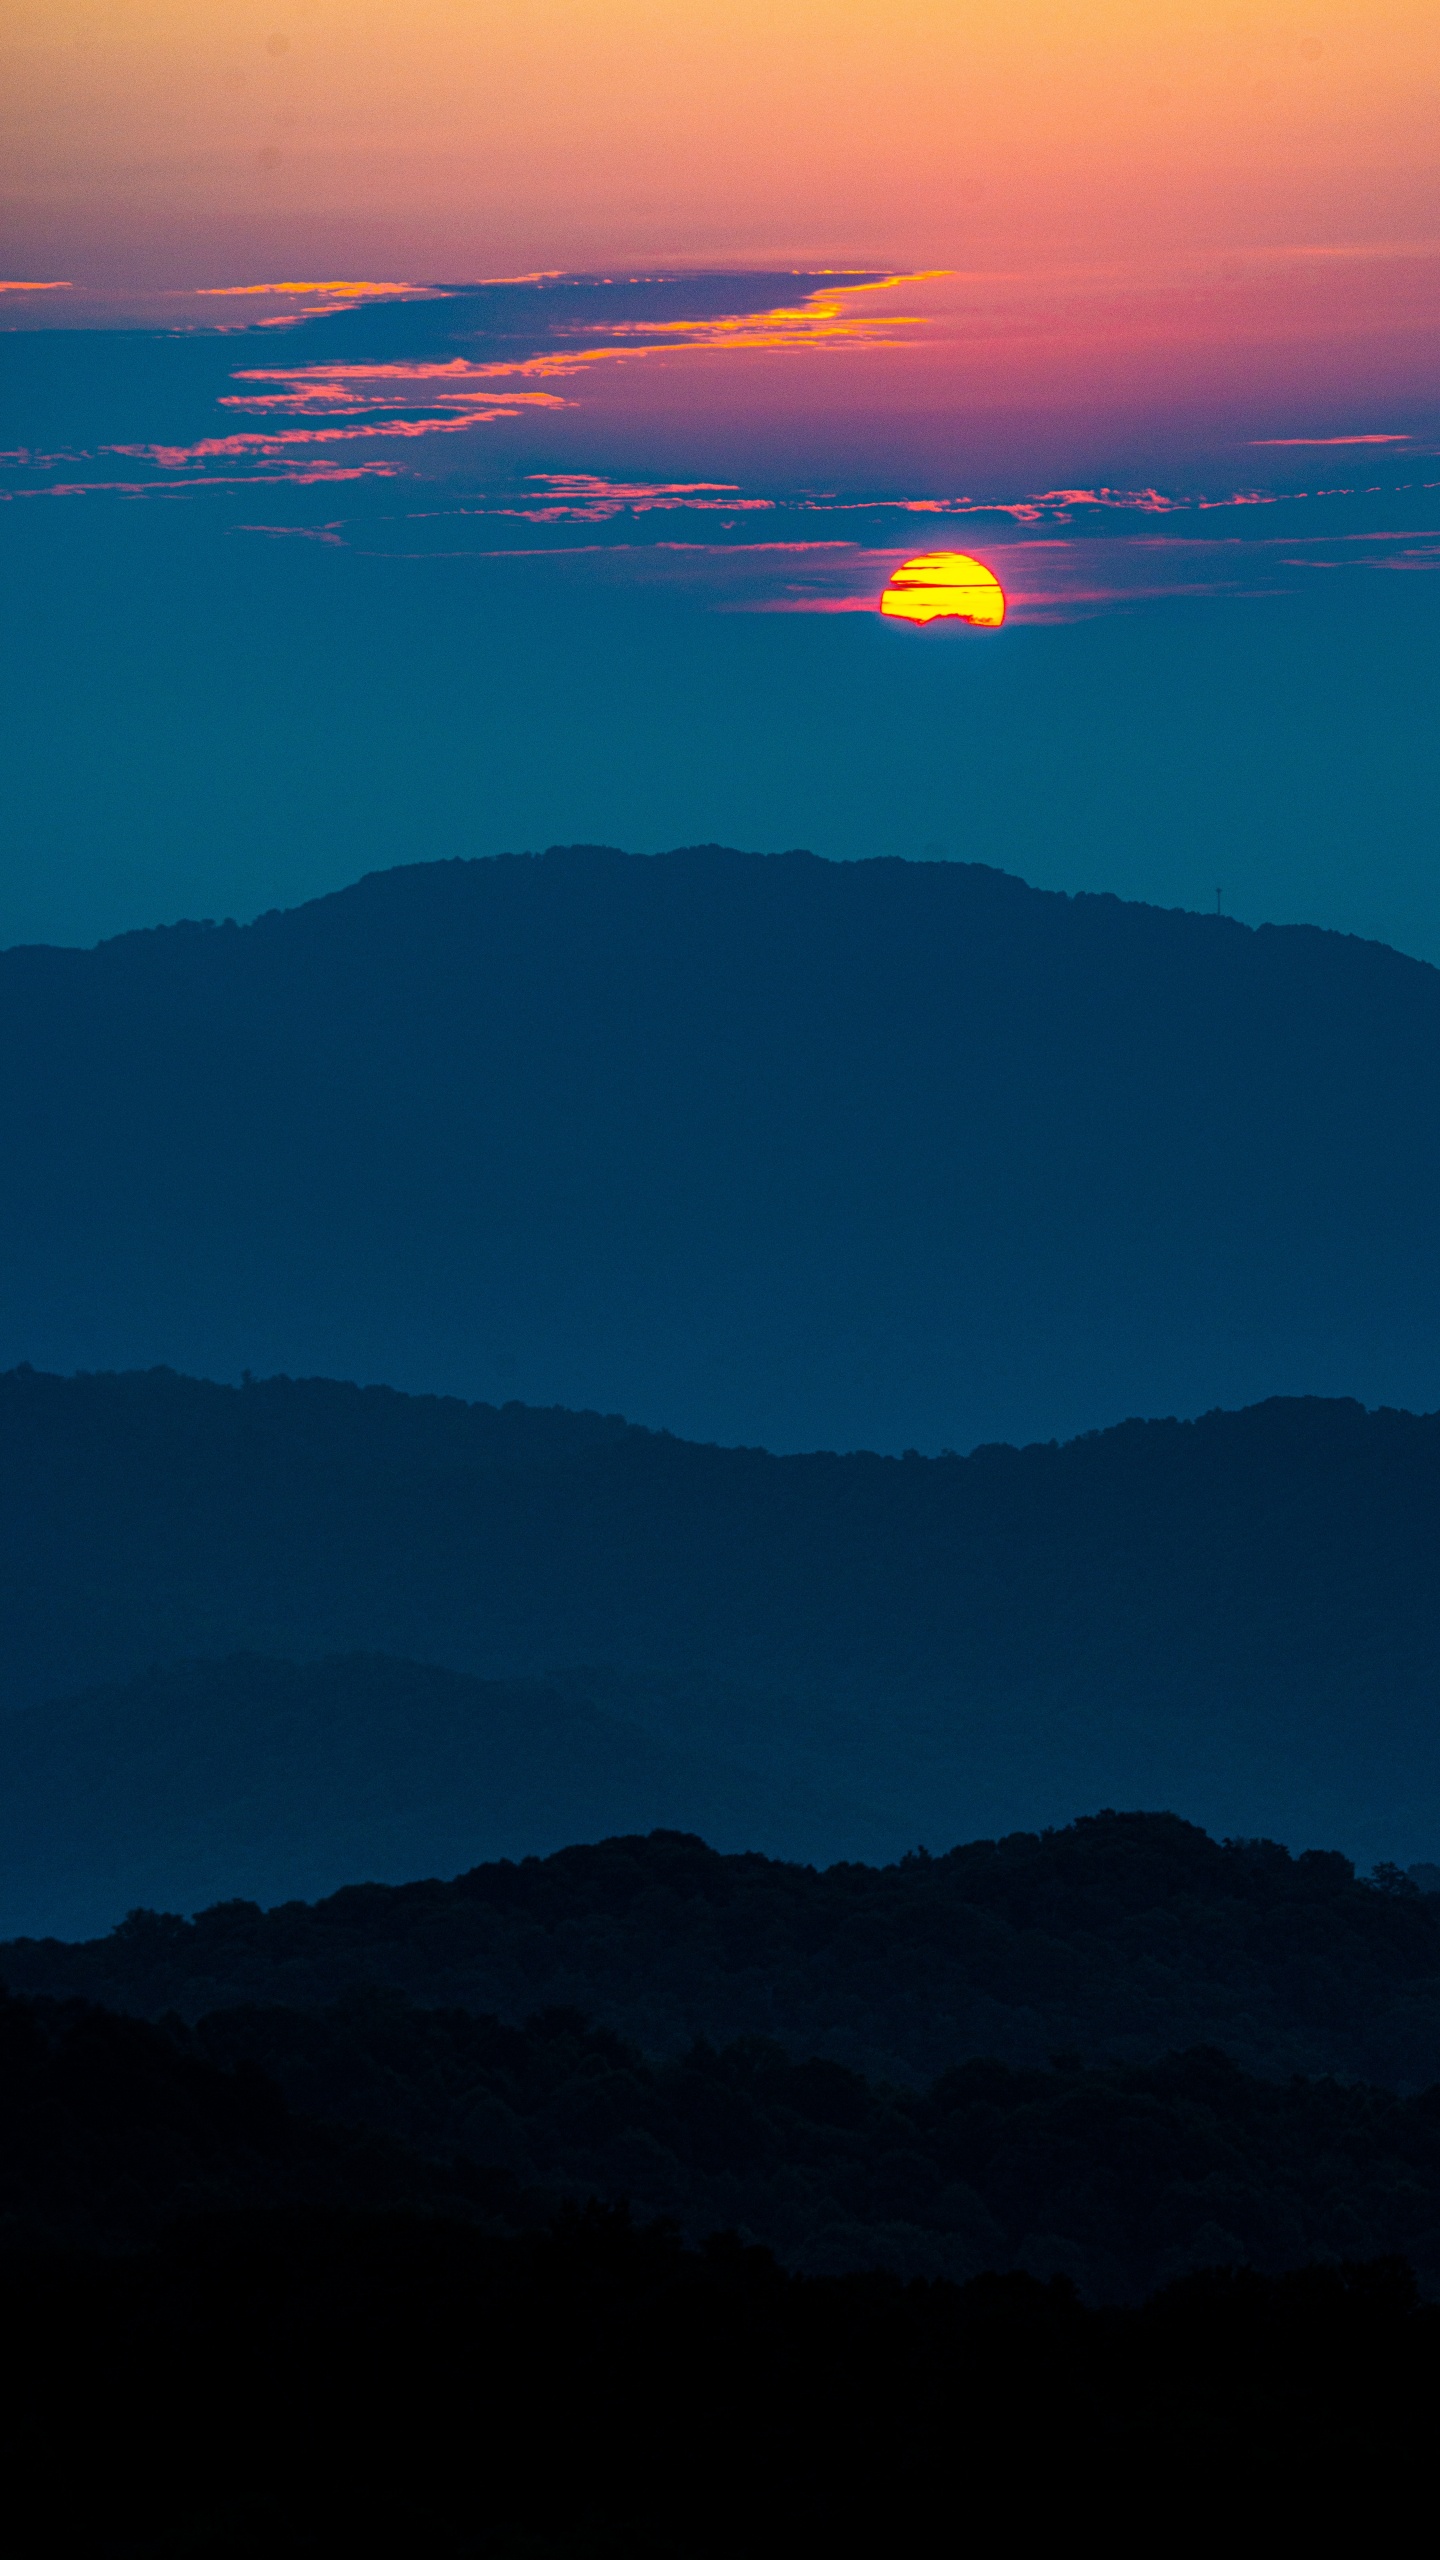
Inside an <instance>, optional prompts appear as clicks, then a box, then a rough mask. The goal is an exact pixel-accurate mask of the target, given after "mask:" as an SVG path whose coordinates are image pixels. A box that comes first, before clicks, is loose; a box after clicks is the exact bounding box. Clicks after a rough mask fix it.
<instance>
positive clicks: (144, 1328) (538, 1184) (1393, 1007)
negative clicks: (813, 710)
mask: <svg viewBox="0 0 1440 2560" xmlns="http://www.w3.org/2000/svg"><path fill="white" fill-rule="evenodd" d="M0 1197H3V1199H4V1201H5V1204H6V1233H5V1252H4V1257H3V1272H0V1357H3V1358H5V1359H9V1360H17V1359H33V1360H36V1361H39V1362H43V1363H45V1364H46V1365H51V1366H55V1367H59V1368H66V1369H68V1368H71V1367H76V1366H85V1367H96V1366H105V1367H115V1366H133V1365H135V1364H143V1363H147V1362H150V1361H154V1360H159V1359H163V1360H168V1361H173V1362H175V1363H176V1364H177V1365H180V1366H183V1367H187V1368H193V1369H196V1370H199V1371H201V1372H202V1373H204V1374H207V1375H212V1376H221V1377H225V1376H229V1377H234V1376H237V1375H238V1374H239V1372H240V1371H241V1369H242V1368H246V1367H248V1368H251V1369H254V1370H256V1371H258V1372H263V1371H268V1370H272V1369H280V1368H283V1369H286V1370H289V1371H291V1372H317V1371H318V1372H323V1373H327V1374H330V1375H340V1376H360V1377H370V1378H376V1377H379V1378H386V1379H389V1380H390V1381H392V1382H393V1383H395V1384H399V1385H410V1386H414V1385H419V1386H426V1387H432V1386H439V1387H443V1388H447V1389H449V1390H451V1391H452V1392H458V1393H461V1394H464V1395H467V1396H476V1395H485V1396H505V1395H513V1394H516V1393H521V1394H524V1395H525V1396H527V1397H528V1398H530V1399H531V1400H532V1401H539V1402H550V1401H554V1400H558V1401H561V1402H564V1403H566V1404H570V1405H576V1406H589V1405H594V1406H598V1407H600V1408H601V1409H602V1410H620V1411H623V1412H626V1413H629V1414H632V1415H636V1416H638V1417H640V1418H641V1419H643V1420H646V1421H649V1422H655V1423H659V1422H663V1423H665V1424H667V1425H669V1426H670V1427H672V1428H675V1429H679V1430H683V1431H686V1432H689V1433H691V1434H694V1435H697V1436H703V1437H714V1438H719V1439H724V1440H743V1441H760V1442H763V1443H764V1444H765V1445H766V1446H768V1447H772V1448H777V1447H778V1448H797V1447H798V1448H807V1447H815V1446H838V1447H841V1448H844V1447H853V1446H857V1445H859V1446H869V1447H877V1448H882V1449H887V1448H888V1449H892V1450H896V1449H900V1448H903V1447H904V1446H906V1445H907V1444H911V1443H913V1444H915V1445H917V1446H921V1447H928V1448H931V1449H934V1448H937V1447H940V1446H942V1445H945V1444H951V1445H954V1446H956V1447H967V1446H969V1445H971V1444H972V1443H974V1442H976V1441H979V1440H984V1439H993V1438H999V1437H1004V1438H1007V1439H1024V1438H1028V1437H1030V1436H1034V1435H1042V1436H1048V1435H1049V1434H1051V1433H1052V1432H1058V1433H1065V1432H1071V1431H1075V1430H1080V1429H1085V1428H1088V1427H1091V1426H1093V1425H1096V1424H1099V1423H1104V1422H1107V1421H1109V1420H1111V1419H1112V1418H1113V1417H1114V1416H1116V1415H1118V1414H1125V1413H1136V1412H1139V1413H1171V1412H1179V1413H1195V1412H1198V1411H1202V1410H1205V1409H1207V1408H1208V1407H1210V1406H1212V1405H1215V1404H1217V1403H1223V1404H1239V1403H1244V1402H1248V1401H1250V1400H1252V1399H1254V1398H1256V1397H1258V1396H1262V1395H1267V1394H1273V1393H1276V1392H1286V1393H1314V1392H1320V1393H1327V1394H1354V1395H1359V1396H1361V1397H1363V1398H1364V1399H1365V1400H1366V1401H1368V1402H1379V1401H1388V1402H1392V1403H1397V1404H1404V1405H1411V1406H1415V1405H1424V1404H1428V1403H1430V1402H1432V1401H1433V1400H1434V1397H1435V1393H1436V1386H1437V1379H1440V1367H1437V1363H1440V1318H1437V1313H1436V1308H1437V1303H1440V1290H1437V1282H1440V973H1437V972H1436V971H1435V970H1433V969H1431V968H1428V967H1427V966H1425V965H1424V964H1422V963H1420V962H1417V961H1412V960H1408V959H1404V958H1402V957H1400V956H1399V955H1398V954H1396V953H1394V952H1392V951H1388V950H1385V949H1383V948H1381V947H1380V946H1378V945H1374V944H1365V943H1360V942H1356V941H1354V940H1351V939H1348V938H1346V937H1343V936H1340V935H1336V934H1326V933H1318V932H1314V931H1310V930H1307V929H1302V928H1298V927H1285V928H1271V927H1266V928H1263V929H1262V930H1260V931H1259V932H1251V931H1249V930H1248V929H1246V928H1245V927H1243V926H1241V925H1238V924H1235V923H1232V922H1230V921H1228V920H1225V919H1222V918H1220V917H1212V916H1196V915H1189V914H1183V913H1164V912H1161V911H1160V910H1158V909H1155V908H1149V907H1142V906H1135V905H1124V904H1122V903H1121V902H1119V901H1118V900H1116V899H1113V898H1108V897H1076V898H1068V897H1064V896H1060V895H1056V894H1053V893H1049V892H1041V891H1038V890H1032V889H1029V888H1027V887H1025V886H1024V884H1023V883H1022V882H1020V881H1018V880H1014V879H1010V878H1007V877H1006V876H1005V875H1004V874H1002V873H1000V872H997V871H993V870H987V869H984V868H982V867H980V866H976V865H969V864H949V863H911V862H898V861H884V862H865V863H839V864H835V863H825V862H820V861H816V860H815V859H813V858H812V857H811V856H809V855H806V854H790V855H785V856H780V857H774V858H768V859H765V858H761V857H758V856H748V855H742V854H738V853H728V852H724V851H722V850H720V849H718V848H714V847H711V848H702V849H699V850H695V851H689V852H684V853H675V854H671V855H667V856H664V857H661V858H659V859H655V860H635V859H628V858H626V857H625V856H623V855H621V854H618V853H613V852H606V851H603V850H596V849H593V848H591V849H587V848H572V849H570V850H568V851H556V852H552V853H550V854H548V855H545V856H543V857H539V858H531V857H516V858H506V859H503V860H493V861H482V862H445V863H432V864H424V865H417V866H415V867H413V868H409V869H402V870H396V871H391V872H386V873H382V874H377V875H375V876H373V877H371V878H369V879H366V880H363V881H361V882H360V883H359V884H358V885H357V886H355V887H354V888H351V889H348V890H346V891H344V892H343V893H341V894H339V895H337V896H334V897H328V898H323V899H320V900H318V901H316V902H315V903H314V904H313V905H310V906H306V907H302V908H299V909H297V910H295V911H294V912H291V913H285V914H272V915H268V916H265V917H262V918H261V919H260V921H259V922H258V923H256V924H254V925H251V926H248V927H245V928H244V929H236V928H234V927H222V928H220V929H218V930H206V929H204V928H202V927H200V926H196V925H186V926H176V927H174V928H171V929H167V930H165V931H159V932H153V933H142V934H130V935H126V936H124V937H122V938H121V939H119V940H117V941H114V942H110V943H106V944H103V945H101V947H100V948H99V949H98V950H95V951H90V952H79V951H61V950H47V949H32V950H17V951H12V952H9V953H7V954H4V955H3V956H0Z"/></svg>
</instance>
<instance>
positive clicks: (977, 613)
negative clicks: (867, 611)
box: [880, 551, 1005, 631]
mask: <svg viewBox="0 0 1440 2560" xmlns="http://www.w3.org/2000/svg"><path fill="white" fill-rule="evenodd" d="M880 610H881V612H882V613H888V614H893V615H895V616H896V617H897V618H898V619H899V620H900V621H901V622H939V621H941V620H942V619H947V620H950V621H954V622H973V623H976V624H977V625H978V626H979V627H980V628H981V629H982V630H986V631H998V630H999V628H1000V625H1001V623H1002V622H1003V621H1004V619H1005V590H1004V588H1003V587H1002V586H1001V584H1000V581H999V579H998V578H997V577H996V576H995V574H994V572H993V570H990V569H987V568H985V567H984V566H983V564H982V563H981V562H980V561H979V560H972V559H970V557H969V556H968V554H967V553H966V552H964V551H925V552H922V553H921V554H920V555H919V557H918V558H917V559H914V560H906V561H903V562H902V563H901V565H900V567H899V568H898V569H896V570H895V571H894V573H893V574H892V576H891V580H890V584H889V586H888V587H887V588H886V590H885V593H884V594H883V596H882V597H881V599H880Z"/></svg>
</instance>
